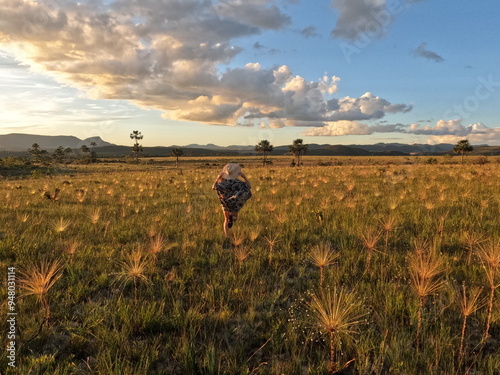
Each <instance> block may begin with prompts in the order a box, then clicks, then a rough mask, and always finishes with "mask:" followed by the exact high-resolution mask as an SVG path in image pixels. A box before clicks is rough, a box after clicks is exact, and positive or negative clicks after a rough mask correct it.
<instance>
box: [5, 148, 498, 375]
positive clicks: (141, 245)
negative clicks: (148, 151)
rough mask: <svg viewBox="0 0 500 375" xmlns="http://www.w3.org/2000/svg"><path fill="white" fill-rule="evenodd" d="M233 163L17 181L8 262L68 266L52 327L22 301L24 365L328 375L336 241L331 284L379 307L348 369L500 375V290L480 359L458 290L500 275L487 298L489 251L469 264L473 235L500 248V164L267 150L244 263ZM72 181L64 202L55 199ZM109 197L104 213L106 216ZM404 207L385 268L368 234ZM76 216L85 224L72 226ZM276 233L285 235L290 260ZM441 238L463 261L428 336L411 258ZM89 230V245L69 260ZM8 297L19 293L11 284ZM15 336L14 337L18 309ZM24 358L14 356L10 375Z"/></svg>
mask: <svg viewBox="0 0 500 375" xmlns="http://www.w3.org/2000/svg"><path fill="white" fill-rule="evenodd" d="M219 159H220V160H219ZM219 159H217V160H209V159H207V160H204V159H195V158H193V159H192V160H191V159H190V160H185V164H183V165H182V164H181V167H180V168H179V169H178V170H177V169H175V168H173V167H172V166H171V165H161V164H153V165H139V166H136V165H126V166H123V165H120V164H113V163H109V164H106V165H105V164H99V165H90V166H78V167H76V170H75V171H74V173H73V174H72V175H58V176H52V177H40V178H36V179H27V180H6V181H2V184H1V185H0V196H1V197H2V200H1V202H0V222H2V223H4V225H2V228H1V229H0V231H1V237H0V238H1V240H0V263H1V264H2V266H3V269H6V267H8V266H15V267H16V268H18V269H19V270H20V269H23V268H25V267H27V266H29V265H30V264H32V263H35V264H39V263H40V262H41V261H42V260H48V261H53V260H56V259H61V261H62V263H63V265H64V271H63V275H62V277H61V278H60V279H59V280H58V281H57V282H56V283H55V284H54V286H53V287H52V288H51V289H50V290H49V292H48V293H47V299H48V301H49V304H50V311H51V314H52V317H51V319H50V321H48V322H43V317H44V311H43V307H42V306H41V305H40V304H38V303H37V301H36V298H35V297H34V296H25V297H22V298H19V299H18V301H17V302H18V304H17V306H16V308H17V312H18V328H19V330H20V334H21V335H20V337H19V336H18V339H17V344H18V352H17V359H18V363H17V365H18V367H17V373H26V374H28V373H30V374H31V373H33V374H36V373H40V374H56V375H57V374H97V373H99V374H324V373H327V369H328V358H329V345H328V342H326V341H325V338H324V336H320V335H319V332H314V331H313V330H312V329H311V328H310V327H311V326H313V325H314V324H313V323H314V322H308V319H311V318H310V317H308V316H307V309H305V306H307V303H308V301H309V299H310V296H311V293H315V292H318V288H319V277H320V276H319V270H318V267H316V266H315V265H314V264H313V263H312V262H311V260H310V257H309V254H310V251H311V249H312V248H313V247H314V246H315V245H318V244H321V243H324V242H329V243H330V244H331V245H332V246H333V247H334V249H335V250H336V251H338V252H339V253H340V258H339V259H338V260H337V261H336V262H335V263H334V264H331V265H329V266H327V267H325V269H324V277H325V279H324V282H323V288H328V289H330V290H333V289H334V288H340V287H342V288H344V289H345V290H346V291H347V292H349V293H356V296H357V297H358V298H359V299H360V300H361V301H362V304H363V307H364V308H365V309H366V310H367V311H369V314H368V315H367V316H366V322H365V323H364V324H361V325H359V326H358V327H357V328H356V330H357V333H355V334H353V339H352V340H343V341H342V343H341V345H339V347H338V350H337V353H336V354H337V357H338V358H339V362H342V361H343V362H344V363H345V362H347V361H349V360H351V359H355V361H354V362H352V363H351V364H350V366H349V367H348V368H347V369H345V370H344V371H343V372H342V373H344V374H404V375H408V374H410V375H411V374H423V373H429V374H438V373H444V374H464V373H466V371H467V370H469V371H470V373H477V374H494V373H495V372H494V371H495V370H494V369H496V368H500V343H499V342H498V340H497V338H498V335H499V333H500V321H499V318H500V312H499V304H500V302H499V298H500V296H498V292H497V293H496V296H495V300H494V308H493V317H492V324H491V328H490V334H491V337H490V338H489V339H488V340H487V341H486V342H481V338H482V336H483V333H484V329H485V322H486V318H487V310H486V308H482V309H480V310H479V311H478V312H476V313H475V314H473V315H471V316H470V317H469V318H468V329H467V332H466V336H465V345H466V353H465V356H464V358H462V359H460V358H459V356H458V348H459V341H460V333H461V326H462V321H461V316H460V310H459V306H458V305H457V304H456V302H455V301H454V299H453V298H452V290H453V286H455V285H461V283H462V282H465V283H466V284H467V285H477V286H485V291H484V292H483V294H484V296H486V294H487V293H486V292H487V288H486V287H487V285H488V284H487V280H486V277H485V272H484V270H483V267H482V265H481V263H480V260H479V259H478V257H477V256H476V254H475V252H476V251H477V248H475V249H473V250H474V251H473V254H472V257H471V262H470V264H467V258H468V251H467V244H466V242H465V241H464V237H463V233H464V232H470V233H473V232H477V233H483V232H484V233H485V238H486V239H487V240H488V241H492V242H493V243H498V241H500V227H499V225H498V217H499V213H500V195H499V191H500V178H499V177H500V164H494V163H490V164H488V165H485V166H478V165H416V164H411V165H410V164H404V163H407V162H408V160H407V158H392V159H390V158H384V160H383V162H382V159H378V158H372V159H370V160H368V159H367V158H346V159H345V160H344V162H343V165H341V166H322V167H320V166H317V165H316V164H317V163H316V161H314V160H315V159H314V158H305V163H306V165H305V166H303V167H301V168H291V167H288V164H289V160H288V159H290V158H288V159H279V161H277V163H276V164H275V165H274V166H272V167H268V168H262V167H260V166H259V159H257V158H252V157H247V158H246V159H245V160H243V164H245V173H246V175H247V176H248V177H249V179H250V180H251V182H252V185H253V193H254V196H253V197H252V199H250V200H249V201H248V203H247V205H246V206H245V207H244V208H243V210H242V211H241V214H240V218H239V220H238V221H237V222H236V223H235V226H234V228H233V232H234V234H235V237H241V238H243V243H242V244H241V245H240V246H246V247H247V248H248V249H249V250H250V254H249V256H248V257H247V258H246V259H244V260H243V261H241V262H238V261H237V260H236V259H235V249H234V245H233V244H232V241H231V240H230V239H225V238H224V236H223V232H222V214H221V210H220V207H219V203H218V201H217V198H216V195H215V193H214V192H213V191H212V190H211V189H210V187H211V185H212V183H213V180H214V179H215V177H216V176H217V173H218V172H219V169H220V168H221V167H222V165H223V164H224V163H225V162H227V160H226V159H224V158H219ZM334 159H338V160H340V159H341V158H334ZM290 160H291V159H290ZM325 160H326V161H330V160H329V159H325ZM374 162H376V163H377V165H373V163H374ZM207 163H208V165H207ZM213 164H216V165H213ZM56 188H59V189H60V190H61V192H60V199H59V201H57V202H52V201H50V200H48V199H46V198H44V197H43V196H42V195H43V193H44V192H45V191H48V192H51V193H52V192H54V191H55V189H56ZM97 208H99V217H98V219H97V222H96V223H95V224H94V223H92V220H91V217H90V216H91V214H92V213H95V212H96V209H97ZM319 212H321V216H322V219H320V218H319V216H318V213H319ZM388 217H393V218H394V220H395V223H396V227H395V229H394V230H393V231H391V232H389V233H388V242H387V246H386V245H385V234H383V235H382V237H381V238H380V240H379V242H378V243H377V245H376V250H377V251H374V252H372V255H371V259H370V261H369V262H368V261H367V255H368V250H367V249H366V248H365V246H364V244H363V236H366V235H367V234H369V233H370V232H377V231H380V230H382V224H381V223H382V222H383V221H385V220H386V219H387V218H388ZM61 219H62V220H63V221H66V222H67V223H69V226H68V227H67V228H66V229H64V230H63V231H60V232H57V231H56V230H55V223H58V222H59V221H60V220H61ZM158 235H161V236H162V237H163V238H164V239H165V244H166V246H165V249H163V250H162V251H160V252H159V253H158V254H157V255H156V256H153V255H152V254H149V252H148V249H149V247H150V243H151V238H154V237H155V236H158ZM266 238H267V239H270V238H275V239H276V243H275V245H274V248H273V253H272V256H270V252H269V251H270V247H269V242H268V241H267V240H266ZM424 239H426V240H428V241H429V243H430V244H432V246H434V247H435V248H436V249H437V250H438V251H439V254H440V256H441V257H442V258H443V259H444V260H445V263H446V270H445V272H444V274H443V275H442V277H443V279H444V280H445V281H446V286H445V288H444V289H443V290H441V291H440V292H439V293H438V294H437V295H431V296H428V297H427V298H426V301H425V304H424V307H423V312H422V313H423V314H422V315H423V322H422V332H421V343H418V342H417V341H416V325H417V309H418V301H419V300H418V297H417V296H416V294H415V293H414V292H413V290H412V288H411V285H410V274H409V268H408V258H409V256H410V254H412V253H413V252H414V251H415V250H414V245H415V241H419V240H424ZM74 241H77V242H78V246H77V247H76V250H75V252H74V254H68V252H67V249H68V248H69V245H70V244H71V242H74ZM137 250H140V251H142V252H143V254H144V256H146V259H147V260H148V267H147V268H146V269H145V270H144V272H143V278H141V279H140V280H139V282H138V283H137V284H136V285H135V287H134V282H133V279H128V281H124V280H123V279H120V277H119V274H120V273H121V272H123V267H124V266H123V265H124V263H123V262H124V261H125V260H126V259H129V257H130V256H131V255H130V254H132V253H133V252H134V251H137ZM499 251H500V249H499ZM19 277H20V275H19ZM497 277H499V278H500V274H499V275H497ZM134 289H135V290H136V292H135V293H134ZM20 292H21V291H20V290H18V293H20ZM135 294H136V297H134V295H135ZM0 300H1V301H2V303H3V301H6V300H7V296H6V291H5V288H1V289H0ZM5 306H6V305H5V304H2V309H5ZM2 311H3V310H2ZM2 315H3V316H5V314H2ZM42 322H43V323H44V324H43V326H42V328H41V330H40V332H38V331H39V329H40V326H41V324H42ZM301 322H305V323H309V324H305V323H304V324H302V323H301ZM1 329H2V330H3V332H6V330H7V325H6V322H5V319H2V325H1ZM6 363H7V359H6V352H5V351H3V352H2V353H1V355H0V366H1V367H0V368H1V369H2V370H1V371H3V370H4V369H5V368H6Z"/></svg>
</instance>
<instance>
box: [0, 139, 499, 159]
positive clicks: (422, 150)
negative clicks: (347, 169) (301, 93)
mask: <svg viewBox="0 0 500 375" xmlns="http://www.w3.org/2000/svg"><path fill="white" fill-rule="evenodd" d="M92 142H95V144H96V145H95V146H94V147H95V151H96V152H97V154H98V155H99V156H109V157H112V156H114V157H119V156H125V155H130V154H131V145H129V146H120V145H115V144H112V143H109V142H106V141H104V140H102V139H101V138H100V137H90V138H86V139H83V140H82V139H79V138H77V137H74V136H64V135H57V136H49V135H33V134H6V135H0V157H5V156H8V155H21V154H26V153H27V151H28V149H29V148H31V146H32V145H33V144H34V143H37V144H38V145H39V146H40V148H41V149H45V150H47V151H53V150H55V149H56V148H58V147H59V146H62V147H64V148H67V147H70V148H72V149H79V148H81V147H82V146H83V145H85V146H88V147H92V145H91V144H92ZM174 147H179V148H181V149H183V150H184V155H186V156H232V155H235V156H237V155H242V154H243V155H255V154H256V152H255V146H240V145H231V146H217V145H214V144H206V145H199V144H189V145H186V146H177V145H172V146H169V147H165V146H157V147H144V148H143V149H144V156H146V157H153V156H169V155H170V152H171V150H172V148H174ZM454 147H455V145H453V144H449V143H442V144H438V145H427V144H402V143H377V144H373V145H330V144H315V143H311V144H308V151H307V155H313V156H315V155H316V156H319V155H322V156H377V155H387V156H391V155H393V156H397V155H401V156H404V155H415V154H418V155H439V154H443V153H447V152H450V151H451V150H453V148H454ZM288 148H289V146H288V145H283V146H275V147H274V149H273V152H272V153H271V155H284V154H286V153H287V152H288ZM474 148H475V151H474V154H478V155H479V154H481V155H500V147H490V146H488V145H475V146H474Z"/></svg>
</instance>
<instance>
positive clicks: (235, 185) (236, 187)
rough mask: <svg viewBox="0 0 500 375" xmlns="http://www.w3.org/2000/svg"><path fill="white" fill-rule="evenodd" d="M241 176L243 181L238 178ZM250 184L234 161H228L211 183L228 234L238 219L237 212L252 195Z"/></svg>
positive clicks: (225, 231)
mask: <svg viewBox="0 0 500 375" xmlns="http://www.w3.org/2000/svg"><path fill="white" fill-rule="evenodd" d="M238 177H241V178H242V179H243V180H244V181H241V180H240V179H238ZM251 189H252V186H251V185H250V181H248V178H247V177H246V176H245V175H244V174H243V172H241V167H240V166H239V165H238V164H236V163H229V164H227V165H226V166H225V167H224V168H223V169H222V172H221V173H219V175H218V176H217V178H216V179H215V182H214V184H213V185H212V190H215V191H216V192H217V195H218V197H219V200H220V203H221V205H222V210H223V212H224V234H225V235H226V236H228V235H229V228H231V227H232V226H233V222H234V221H236V220H237V219H238V212H239V211H240V210H241V208H242V207H243V205H244V204H245V202H246V201H247V200H248V199H250V197H251V196H252V192H251Z"/></svg>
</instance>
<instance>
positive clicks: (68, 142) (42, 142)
mask: <svg viewBox="0 0 500 375" xmlns="http://www.w3.org/2000/svg"><path fill="white" fill-rule="evenodd" d="M92 142H95V143H96V144H97V146H96V147H100V146H111V145H112V143H109V142H106V141H104V140H102V139H101V137H97V136H95V137H89V138H86V139H83V140H82V139H80V138H77V137H75V136H72V135H36V134H19V133H13V134H4V135H0V151H16V152H20V151H27V150H28V149H29V148H31V146H32V145H33V144H34V143H37V144H38V145H39V146H40V148H41V149H47V150H55V149H56V148H58V147H60V146H62V147H64V148H67V147H70V148H74V149H76V148H80V147H82V146H83V145H85V146H88V147H91V143H92Z"/></svg>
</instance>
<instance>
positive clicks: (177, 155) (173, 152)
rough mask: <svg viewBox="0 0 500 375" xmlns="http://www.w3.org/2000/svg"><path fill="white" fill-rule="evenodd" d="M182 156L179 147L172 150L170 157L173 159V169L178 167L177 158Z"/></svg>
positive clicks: (182, 153) (182, 152)
mask: <svg viewBox="0 0 500 375" xmlns="http://www.w3.org/2000/svg"><path fill="white" fill-rule="evenodd" d="M182 155H184V151H182V149H180V148H179V147H176V148H174V149H172V152H170V156H173V157H175V167H176V168H177V167H178V165H179V157H180V156H182Z"/></svg>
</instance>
